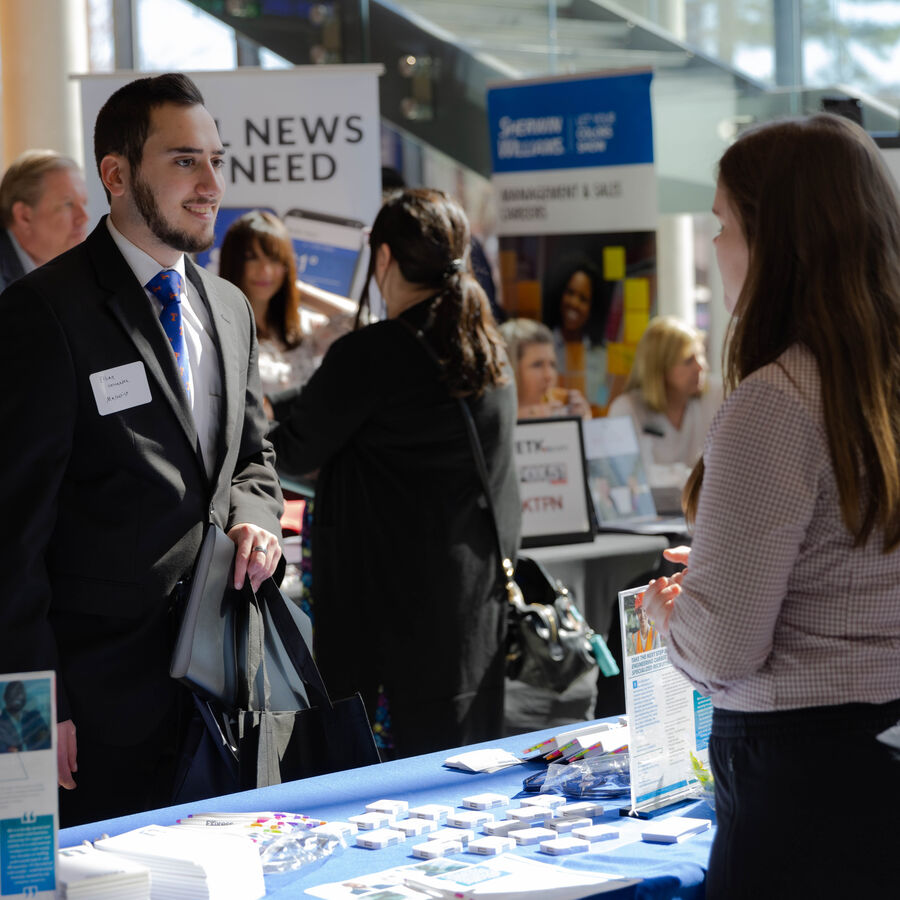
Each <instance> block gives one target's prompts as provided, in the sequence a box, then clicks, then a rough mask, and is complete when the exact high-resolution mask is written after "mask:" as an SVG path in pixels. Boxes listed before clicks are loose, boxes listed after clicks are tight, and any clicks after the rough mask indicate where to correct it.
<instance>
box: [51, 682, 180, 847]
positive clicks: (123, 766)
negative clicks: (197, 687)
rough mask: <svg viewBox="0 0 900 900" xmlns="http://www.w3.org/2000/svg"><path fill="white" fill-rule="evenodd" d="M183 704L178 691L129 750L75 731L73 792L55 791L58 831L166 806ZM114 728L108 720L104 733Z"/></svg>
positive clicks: (172, 776) (173, 782) (176, 755)
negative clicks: (164, 712) (163, 713)
mask: <svg viewBox="0 0 900 900" xmlns="http://www.w3.org/2000/svg"><path fill="white" fill-rule="evenodd" d="M189 704H190V694H189V693H188V692H187V691H186V690H179V692H178V702H176V703H175V704H173V706H172V708H171V709H170V711H169V714H168V715H166V716H165V717H164V718H163V720H162V721H161V722H160V723H159V725H158V726H157V727H156V728H155V729H154V730H153V732H152V733H151V734H150V735H148V736H147V738H145V739H144V740H143V741H141V742H140V743H139V744H135V745H132V746H127V747H121V746H115V745H113V744H109V743H107V742H105V741H104V740H103V739H102V737H103V736H102V735H99V736H98V735H93V734H90V733H88V732H85V731H83V730H81V731H78V732H77V733H76V738H77V746H78V771H77V772H76V773H75V775H74V777H75V784H76V788H75V789H74V790H71V791H69V790H65V789H64V788H60V789H59V820H60V827H61V828H69V827H71V826H73V825H82V824H84V823H86V822H99V821H102V820H104V819H112V818H116V817H118V816H125V815H131V814H132V813H137V812H144V811H146V810H150V809H158V808H159V807H162V806H169V805H171V803H172V792H173V788H174V784H175V774H176V770H177V767H178V764H179V753H180V750H181V745H182V743H183V739H184V734H185V731H186V727H187V722H188V720H189V715H190V709H191V707H190V705H189ZM75 724H76V728H77V725H78V723H77V722H76V723H75ZM114 728H115V720H114V718H113V717H111V720H110V729H111V730H113V729H114ZM98 837H99V835H98Z"/></svg>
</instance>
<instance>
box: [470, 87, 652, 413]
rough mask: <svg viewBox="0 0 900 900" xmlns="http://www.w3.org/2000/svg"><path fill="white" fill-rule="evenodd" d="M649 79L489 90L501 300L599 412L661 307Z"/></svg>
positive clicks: (566, 383) (569, 383) (563, 380)
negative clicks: (542, 326) (548, 344)
mask: <svg viewBox="0 0 900 900" xmlns="http://www.w3.org/2000/svg"><path fill="white" fill-rule="evenodd" d="M652 77H653V76H652V74H651V73H650V72H632V73H629V74H621V73H616V74H611V75H594V76H590V77H585V76H583V75H582V76H567V77H562V78H552V79H547V80H543V81H531V82H510V83H508V84H506V83H504V84H498V85H494V86H492V87H491V88H490V89H489V91H488V118H489V127H490V134H491V152H492V155H493V164H494V175H493V178H492V184H493V186H494V193H495V196H496V199H497V209H498V226H497V231H498V233H499V236H500V273H501V280H502V287H503V303H504V305H505V307H506V309H507V310H508V311H509V313H510V314H511V315H514V316H525V317H528V318H534V319H540V320H542V321H543V322H545V323H546V324H547V325H548V326H549V327H550V329H551V331H552V332H553V335H554V340H555V343H556V353H557V364H558V368H559V373H560V383H561V385H562V386H563V387H566V388H569V389H574V390H579V391H581V392H582V393H583V394H584V395H585V397H586V398H587V400H588V402H589V403H590V404H591V408H592V411H593V413H594V414H595V415H600V414H603V413H604V412H605V410H606V407H607V405H608V403H609V400H610V398H611V396H614V395H615V393H617V391H618V390H620V389H621V385H622V383H623V382H624V378H625V376H626V375H627V373H628V370H629V368H630V365H631V359H632V358H633V353H634V346H635V344H636V343H637V341H638V339H639V337H640V335H641V334H642V333H643V331H644V328H645V327H646V324H647V322H648V320H649V318H650V316H651V314H652V311H653V309H654V308H655V304H656V297H655V293H656V278H655V275H656V223H657V186H656V175H655V170H654V166H653V122H652V116H651V106H650V84H651V81H652Z"/></svg>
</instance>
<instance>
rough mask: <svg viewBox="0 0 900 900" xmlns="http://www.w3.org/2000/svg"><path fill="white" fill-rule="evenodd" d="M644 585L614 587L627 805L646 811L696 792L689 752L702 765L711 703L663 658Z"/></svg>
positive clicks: (661, 641)
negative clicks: (626, 727) (627, 733)
mask: <svg viewBox="0 0 900 900" xmlns="http://www.w3.org/2000/svg"><path fill="white" fill-rule="evenodd" d="M646 589H647V586H646V585H644V586H643V587H639V588H633V589H631V590H627V591H620V592H619V614H620V616H621V621H622V649H623V653H622V658H623V661H624V667H623V669H624V672H623V674H624V678H625V709H626V713H627V716H628V721H629V723H630V726H631V744H630V748H629V750H630V754H631V808H632V809H633V810H634V811H636V812H648V811H650V810H653V809H659V808H660V807H664V806H669V805H672V804H674V803H678V802H680V801H681V800H685V799H687V798H689V797H693V796H695V795H696V793H697V784H696V779H695V776H694V774H693V768H692V765H691V754H693V755H694V756H695V757H696V758H697V759H699V760H700V762H701V763H703V765H704V766H706V765H708V762H709V753H708V750H707V745H708V743H709V732H710V727H711V725H712V704H711V702H710V701H709V699H708V698H706V697H703V696H701V695H700V694H699V693H698V692H697V691H695V690H694V688H693V687H692V686H691V685H690V684H689V683H688V681H687V679H686V678H685V677H684V676H683V675H682V674H681V673H680V672H678V671H677V670H676V669H675V667H674V666H673V665H672V664H671V663H670V662H669V651H668V649H667V648H666V639H665V637H664V636H663V635H662V634H660V633H659V631H658V630H657V628H656V626H655V624H654V622H653V621H652V620H651V619H650V618H648V616H647V613H646V611H645V609H644V605H643V596H644V591H645V590H646Z"/></svg>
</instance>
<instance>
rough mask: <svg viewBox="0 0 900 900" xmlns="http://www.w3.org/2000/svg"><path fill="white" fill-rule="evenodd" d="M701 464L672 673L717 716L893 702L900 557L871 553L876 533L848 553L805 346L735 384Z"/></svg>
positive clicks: (897, 693)
mask: <svg viewBox="0 0 900 900" xmlns="http://www.w3.org/2000/svg"><path fill="white" fill-rule="evenodd" d="M848 390H852V387H850V386H848ZM704 461H705V467H706V471H705V475H704V480H703V487H702V490H701V494H700V504H699V508H698V513H697V521H696V525H695V530H694V540H693V547H692V550H691V556H690V562H689V566H688V573H687V575H686V576H685V578H684V582H683V589H684V590H683V593H682V594H681V595H680V596H679V597H678V599H677V600H676V601H675V608H674V610H673V613H672V616H671V619H670V623H669V627H670V637H669V654H670V658H671V659H672V662H673V663H674V664H675V666H676V667H677V668H679V669H680V670H681V671H682V672H683V673H684V674H685V675H686V676H687V677H688V678H689V679H690V681H691V682H693V684H694V685H695V686H696V687H697V688H698V690H700V691H702V692H703V693H705V694H708V695H710V696H711V697H712V700H713V703H714V705H715V706H717V707H721V708H725V709H736V710H747V711H765V710H777V709H792V708H797V707H804V706H821V705H831V704H840V703H849V702H866V703H883V702H887V701H890V700H895V699H898V698H900V551H894V552H892V553H888V554H885V553H883V552H882V534H881V532H880V531H878V530H876V531H874V532H873V534H872V535H871V537H870V538H869V540H868V541H867V543H866V544H865V545H864V546H861V547H854V546H853V538H852V536H851V534H850V533H849V532H848V531H847V529H846V527H845V525H844V522H843V520H842V518H841V511H840V504H839V499H838V490H837V483H836V481H835V477H834V472H833V470H832V466H831V459H830V455H829V452H828V442H827V437H826V433H825V426H824V419H823V411H822V402H821V395H820V385H819V374H818V367H817V365H816V362H815V359H814V358H813V357H812V355H811V354H810V353H809V352H808V351H807V350H805V349H804V348H802V347H800V346H795V347H792V348H791V349H789V350H788V351H786V352H785V353H784V354H783V355H782V356H781V358H780V359H779V360H778V361H777V362H776V363H773V364H771V365H768V366H765V367H764V368H762V369H760V370H759V371H757V372H754V373H753V374H752V375H751V376H750V377H748V378H746V379H745V380H744V381H743V382H742V383H741V385H740V386H739V387H738V389H737V390H736V391H735V392H734V393H733V394H732V395H731V396H730V397H729V398H728V400H727V401H726V403H725V405H724V406H723V407H722V408H721V409H720V411H719V413H718V415H717V416H716V418H715V420H714V421H713V424H712V426H711V428H710V432H709V435H708V436H707V439H706V445H705V449H704Z"/></svg>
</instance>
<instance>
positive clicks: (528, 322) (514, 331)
mask: <svg viewBox="0 0 900 900" xmlns="http://www.w3.org/2000/svg"><path fill="white" fill-rule="evenodd" d="M500 334H502V335H503V339H504V340H505V341H506V349H507V353H508V354H509V360H510V362H511V363H512V366H513V369H514V370H515V373H516V389H517V390H518V394H519V418H520V419H541V418H545V417H547V416H581V417H582V418H583V419H589V418H590V417H591V408H590V406H589V405H588V402H587V400H585V399H584V394H582V393H581V391H577V390H567V389H566V388H561V387H557V386H556V383H557V381H558V380H559V373H558V369H557V364H556V350H555V349H554V346H553V333H552V332H551V331H550V329H549V328H548V327H547V326H546V325H544V324H542V323H541V322H536V321H535V320H534V319H508V320H507V321H506V322H504V323H503V324H502V325H501V326H500Z"/></svg>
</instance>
